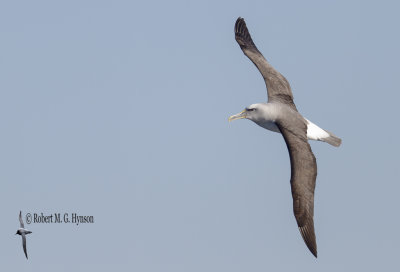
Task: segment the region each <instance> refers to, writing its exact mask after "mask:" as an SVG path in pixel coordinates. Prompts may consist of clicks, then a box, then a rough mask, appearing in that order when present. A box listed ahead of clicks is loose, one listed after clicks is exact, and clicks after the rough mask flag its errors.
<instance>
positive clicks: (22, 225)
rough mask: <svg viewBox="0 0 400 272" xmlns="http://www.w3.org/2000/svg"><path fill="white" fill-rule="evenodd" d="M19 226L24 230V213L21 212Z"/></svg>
mask: <svg viewBox="0 0 400 272" xmlns="http://www.w3.org/2000/svg"><path fill="white" fill-rule="evenodd" d="M19 225H20V227H21V228H24V221H23V220H22V212H21V211H19Z"/></svg>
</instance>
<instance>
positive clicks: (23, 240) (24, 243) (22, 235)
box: [21, 233, 28, 259]
mask: <svg viewBox="0 0 400 272" xmlns="http://www.w3.org/2000/svg"><path fill="white" fill-rule="evenodd" d="M21 237H22V247H23V248H24V252H25V257H26V258H27V259H28V253H27V252H26V236H25V233H23V234H21Z"/></svg>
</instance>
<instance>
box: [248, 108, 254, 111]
mask: <svg viewBox="0 0 400 272" xmlns="http://www.w3.org/2000/svg"><path fill="white" fill-rule="evenodd" d="M254 110H255V108H253V109H247V111H254Z"/></svg>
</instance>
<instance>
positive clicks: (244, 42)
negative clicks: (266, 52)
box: [235, 17, 256, 47]
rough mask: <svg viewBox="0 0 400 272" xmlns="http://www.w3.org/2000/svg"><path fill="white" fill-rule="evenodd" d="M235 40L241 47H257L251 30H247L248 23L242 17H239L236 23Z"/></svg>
mask: <svg viewBox="0 0 400 272" xmlns="http://www.w3.org/2000/svg"><path fill="white" fill-rule="evenodd" d="M235 39H236V41H237V42H238V43H239V45H240V47H256V46H255V44H254V42H253V40H252V38H251V35H250V32H249V30H248V29H247V26H246V22H245V21H244V19H243V18H242V17H238V18H237V19H236V23H235Z"/></svg>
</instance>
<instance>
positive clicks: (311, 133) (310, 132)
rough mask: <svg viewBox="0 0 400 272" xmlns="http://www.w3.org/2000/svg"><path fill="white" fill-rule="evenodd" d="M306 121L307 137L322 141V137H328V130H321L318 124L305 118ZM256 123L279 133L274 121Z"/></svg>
mask: <svg viewBox="0 0 400 272" xmlns="http://www.w3.org/2000/svg"><path fill="white" fill-rule="evenodd" d="M304 119H306V118H304ZM306 121H307V139H309V140H315V141H322V140H323V139H325V138H328V137H329V133H328V132H326V131H325V130H323V129H322V128H320V127H319V126H317V125H316V124H314V123H313V122H311V121H310V120H308V119H306ZM258 125H260V126H261V127H263V128H266V129H268V130H271V131H274V132H278V133H280V131H279V128H278V127H277V125H276V124H275V122H272V121H267V122H263V123H258Z"/></svg>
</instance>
